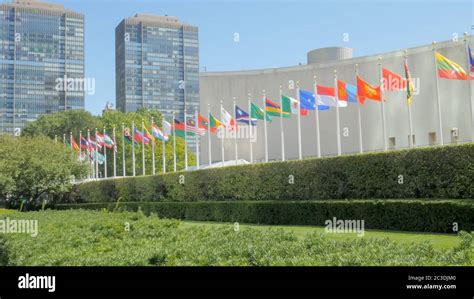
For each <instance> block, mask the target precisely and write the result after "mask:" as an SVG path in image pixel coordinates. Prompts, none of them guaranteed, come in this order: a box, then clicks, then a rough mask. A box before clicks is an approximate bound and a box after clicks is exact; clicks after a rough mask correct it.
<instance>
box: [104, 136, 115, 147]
mask: <svg viewBox="0 0 474 299" xmlns="http://www.w3.org/2000/svg"><path fill="white" fill-rule="evenodd" d="M104 144H105V146H106V147H107V148H113V147H114V145H115V143H114V141H113V140H112V138H110V136H109V135H107V134H105V135H104Z"/></svg>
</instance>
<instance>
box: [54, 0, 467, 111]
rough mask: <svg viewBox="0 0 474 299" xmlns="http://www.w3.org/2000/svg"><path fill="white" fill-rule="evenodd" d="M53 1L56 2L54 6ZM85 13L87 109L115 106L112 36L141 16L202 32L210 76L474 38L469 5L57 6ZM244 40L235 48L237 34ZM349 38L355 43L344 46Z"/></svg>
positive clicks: (76, 0) (272, 1)
mask: <svg viewBox="0 0 474 299" xmlns="http://www.w3.org/2000/svg"><path fill="white" fill-rule="evenodd" d="M51 2H54V1H51ZM55 2H62V3H64V5H65V6H66V7H67V8H70V9H73V10H77V11H79V12H81V13H84V14H85V18H86V29H85V32H86V77H89V78H91V77H92V78H95V80H96V93H95V94H94V95H87V96H86V110H88V111H91V112H92V113H94V114H98V113H100V111H101V110H102V108H103V107H104V106H105V103H106V102H107V101H111V102H112V103H115V50H114V45H115V41H114V32H115V31H114V30H115V27H116V26H117V24H118V23H119V22H120V21H121V20H122V19H124V18H125V17H129V16H133V15H134V14H135V13H138V12H142V13H150V14H158V15H164V14H167V15H171V16H177V17H179V18H180V19H181V20H182V21H185V22H187V23H190V24H193V25H196V26H198V27H199V36H200V37H199V42H200V65H201V70H203V69H204V67H206V69H207V71H223V70H242V69H257V68H268V67H278V66H290V65H296V64H298V63H300V62H301V63H306V52H307V51H309V50H311V49H316V48H320V47H327V46H348V47H352V48H353V49H354V56H364V55H370V54H376V53H381V52H386V51H393V50H397V49H404V48H408V47H414V46H418V45H423V44H428V43H431V42H432V41H433V40H438V41H440V40H448V39H450V38H451V37H452V35H453V33H457V34H459V36H461V35H462V33H463V32H466V31H467V32H469V33H471V24H473V23H474V22H473V20H472V19H473V8H472V4H471V3H472V2H471V0H443V1H440V0H434V1H433V0H431V1H430V0H425V1H422V0H411V1H409V0H401V1H375V0H372V1H368V0H365V1H349V0H336V1H318V0H300V1H289V0H287V1H284V0H253V1H251V0H240V1H235V0H234V1H216V0H188V1H184V0H169V1H167V0H154V1H152V0H119V1H117V0H114V1H112V0H63V1H60V0H55ZM235 33H238V34H239V36H240V41H239V42H234V34H235ZM344 33H347V34H348V37H349V41H347V42H345V41H344V40H343V35H344Z"/></svg>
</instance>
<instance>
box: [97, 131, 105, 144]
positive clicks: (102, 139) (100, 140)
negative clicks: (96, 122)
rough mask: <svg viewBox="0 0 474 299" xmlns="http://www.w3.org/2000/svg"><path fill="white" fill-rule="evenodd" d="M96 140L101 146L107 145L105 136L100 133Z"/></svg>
mask: <svg viewBox="0 0 474 299" xmlns="http://www.w3.org/2000/svg"><path fill="white" fill-rule="evenodd" d="M95 138H96V142H97V144H98V145H99V146H104V144H105V137H104V135H102V134H100V133H95Z"/></svg>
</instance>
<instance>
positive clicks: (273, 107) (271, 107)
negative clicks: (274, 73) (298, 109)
mask: <svg viewBox="0 0 474 299" xmlns="http://www.w3.org/2000/svg"><path fill="white" fill-rule="evenodd" d="M265 111H266V112H267V115H271V116H278V117H280V116H283V117H286V118H289V117H291V114H290V113H288V112H284V111H282V110H281V107H280V105H278V104H277V103H275V102H272V101H270V100H269V99H265Z"/></svg>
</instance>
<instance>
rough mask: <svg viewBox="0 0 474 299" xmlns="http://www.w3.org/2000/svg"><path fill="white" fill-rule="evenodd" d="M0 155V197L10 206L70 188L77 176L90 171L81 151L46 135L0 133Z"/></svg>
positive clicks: (33, 201) (0, 199)
mask: <svg viewBox="0 0 474 299" xmlns="http://www.w3.org/2000/svg"><path fill="white" fill-rule="evenodd" d="M0 157H2V159H0V201H4V202H6V204H7V206H10V207H17V206H19V204H20V203H21V202H22V201H24V202H26V204H27V205H30V204H35V203H37V201H38V200H39V199H40V197H42V196H46V195H48V196H51V195H60V194H64V193H66V192H69V191H70V189H71V187H72V183H73V180H75V179H82V178H84V177H85V176H86V175H87V166H86V164H84V163H82V162H79V161H78V159H77V155H75V154H74V153H73V152H72V151H71V150H70V149H68V148H67V147H66V146H64V145H63V144H62V143H55V142H54V141H52V140H51V139H50V138H47V137H44V136H43V137H19V138H13V137H11V136H6V135H4V136H0Z"/></svg>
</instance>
